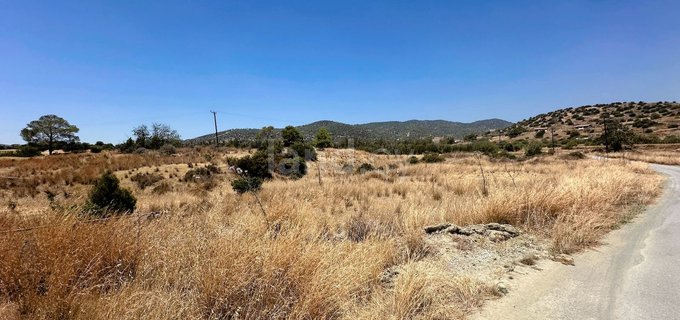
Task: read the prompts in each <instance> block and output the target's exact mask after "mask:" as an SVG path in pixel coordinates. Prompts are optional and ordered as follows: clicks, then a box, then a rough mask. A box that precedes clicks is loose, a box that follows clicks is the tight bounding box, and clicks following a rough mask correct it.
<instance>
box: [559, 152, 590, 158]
mask: <svg viewBox="0 0 680 320" xmlns="http://www.w3.org/2000/svg"><path fill="white" fill-rule="evenodd" d="M563 158H564V159H568V160H581V159H585V158H586V155H585V154H583V153H582V152H579V151H575V152H570V153H569V154H567V155H565V156H563Z"/></svg>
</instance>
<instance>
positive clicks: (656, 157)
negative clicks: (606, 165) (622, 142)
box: [604, 149, 680, 166]
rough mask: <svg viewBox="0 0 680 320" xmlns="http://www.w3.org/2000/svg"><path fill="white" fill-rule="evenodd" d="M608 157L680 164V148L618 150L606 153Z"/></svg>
mask: <svg viewBox="0 0 680 320" xmlns="http://www.w3.org/2000/svg"><path fill="white" fill-rule="evenodd" d="M604 156H606V157H608V158H615V159H626V160H631V161H642V162H648V163H658V164H667V165H676V166H677V165H680V149H677V150H639V151H632V152H625V153H624V152H617V153H609V154H607V155H604Z"/></svg>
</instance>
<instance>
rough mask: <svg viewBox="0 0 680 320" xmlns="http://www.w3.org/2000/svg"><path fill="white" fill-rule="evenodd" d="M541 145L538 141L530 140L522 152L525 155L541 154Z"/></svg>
mask: <svg viewBox="0 0 680 320" xmlns="http://www.w3.org/2000/svg"><path fill="white" fill-rule="evenodd" d="M542 147H543V145H542V144H541V143H539V142H532V143H530V144H529V145H528V146H527V148H526V150H525V151H524V153H525V155H526V156H527V157H533V156H537V155H539V154H541V152H542V151H541V148H542Z"/></svg>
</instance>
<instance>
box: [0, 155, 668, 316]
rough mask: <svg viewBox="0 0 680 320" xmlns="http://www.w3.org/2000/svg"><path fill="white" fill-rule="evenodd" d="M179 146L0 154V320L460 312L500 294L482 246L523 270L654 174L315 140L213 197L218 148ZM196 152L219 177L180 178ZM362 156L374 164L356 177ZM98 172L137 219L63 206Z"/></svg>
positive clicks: (82, 193)
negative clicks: (312, 146)
mask: <svg viewBox="0 0 680 320" xmlns="http://www.w3.org/2000/svg"><path fill="white" fill-rule="evenodd" d="M183 151H184V154H183V155H181V156H174V157H171V156H161V155H155V154H149V155H118V154H107V153H103V154H96V155H91V154H85V155H59V156H53V157H42V158H35V159H29V160H25V159H23V160H19V159H0V176H1V177H3V178H0V205H1V207H0V255H1V256H2V259H0V318H3V317H6V318H12V317H16V318H23V319H48V318H49V319H52V318H62V319H111V318H115V319H139V318H153V319H187V318H189V319H452V318H453V319H455V318H464V317H465V314H466V313H468V312H469V311H470V310H472V309H475V308H477V307H478V306H479V305H480V304H481V303H482V301H483V300H484V299H488V298H492V297H494V296H497V295H499V294H500V293H499V289H498V287H497V286H496V283H495V282H494V281H493V280H494V279H493V277H489V276H482V275H483V274H486V275H488V274H492V275H493V276H496V274H495V273H493V272H492V273H484V272H481V271H479V270H484V268H486V265H489V268H491V266H492V265H493V262H492V261H491V260H493V259H486V260H485V259H484V257H486V256H487V254H489V253H488V252H490V251H493V252H494V254H496V256H497V257H501V258H502V257H503V256H504V255H506V253H507V255H508V256H511V257H509V258H507V259H510V260H512V261H510V262H506V261H503V263H502V264H510V263H517V264H521V263H523V264H525V265H530V264H531V261H532V259H533V257H532V256H525V253H527V252H536V253H538V255H539V256H540V255H543V257H549V256H550V255H555V254H560V253H572V252H575V251H578V250H581V249H583V248H585V247H588V246H592V245H594V244H596V243H597V241H598V239H599V238H600V237H601V236H602V235H603V234H605V233H606V232H608V231H609V230H611V229H612V228H616V227H617V226H618V225H620V224H621V223H623V222H625V221H627V220H629V219H630V218H631V212H632V209H633V208H635V207H637V206H639V205H642V204H647V203H650V202H651V201H652V200H653V199H654V198H655V197H656V196H657V195H658V193H659V190H660V185H661V181H662V178H661V177H660V176H658V175H657V174H655V173H654V172H653V171H652V170H650V169H649V168H647V166H646V165H644V164H642V163H631V162H619V161H598V160H592V159H575V158H574V159H572V158H569V157H565V156H543V157H538V158H534V159H529V160H526V161H507V160H506V161H501V160H490V159H486V158H483V157H482V158H479V159H478V158H476V157H475V156H473V155H450V156H447V159H446V161H445V162H444V163H437V164H424V163H421V164H415V165H412V164H409V163H408V157H406V156H378V155H372V154H367V153H363V152H358V151H350V150H327V151H323V152H320V154H319V162H317V163H310V164H309V166H310V168H309V173H308V174H307V175H306V176H305V177H303V178H302V179H299V180H288V179H284V178H281V177H277V178H275V179H274V180H273V181H270V182H266V183H265V184H264V186H263V189H262V191H261V192H260V193H259V194H258V195H257V196H258V198H256V197H255V195H253V194H245V195H237V194H235V193H234V192H233V191H232V190H231V186H230V180H231V179H233V178H234V176H233V175H232V174H230V173H228V171H227V170H226V169H225V167H226V164H225V161H224V160H225V157H226V156H227V154H226V153H225V152H220V153H211V152H210V151H209V150H207V149H206V150H199V151H195V150H194V151H190V150H183ZM233 155H234V154H230V156H233ZM209 162H213V163H215V164H216V165H218V166H219V167H221V168H222V169H223V170H222V172H223V173H221V174H218V175H216V176H214V177H213V178H211V179H210V181H199V182H185V181H183V179H182V178H183V177H184V174H185V173H186V172H187V170H189V167H190V166H191V167H200V166H204V165H206V164H208V163H209ZM362 163H371V164H372V165H374V166H375V167H376V168H378V170H375V171H371V172H366V173H357V172H356V171H355V170H356V168H358V167H359V165H360V164H362ZM189 164H191V165H189ZM317 165H319V166H320V168H319V167H317ZM105 169H108V170H112V171H114V172H115V174H116V175H117V176H118V177H119V178H120V179H121V181H122V185H123V186H125V187H127V188H130V189H131V190H132V192H133V194H134V195H135V196H136V197H137V198H138V204H137V212H136V213H135V214H133V215H129V216H123V217H120V218H115V219H111V220H106V221H87V219H89V218H87V217H83V216H80V215H79V214H78V213H79V212H80V208H81V206H82V203H84V201H85V198H86V196H87V192H88V190H89V188H90V186H89V184H91V183H92V182H93V180H94V179H96V177H98V175H99V174H101V172H102V171H103V170H105ZM482 171H483V175H482ZM319 172H320V173H321V180H322V183H321V184H320V183H319V176H318V173H319ZM140 173H141V174H149V175H150V174H155V175H156V176H157V177H156V178H155V179H152V180H151V181H150V182H149V183H148V184H149V185H148V186H144V188H142V187H140V184H138V183H136V182H133V181H132V180H131V179H132V177H133V176H135V175H137V174H140ZM483 177H484V178H483ZM155 180H158V181H155ZM484 181H486V189H487V190H486V192H484V186H483V185H484ZM260 201H261V204H262V207H260V205H259V202H260ZM149 212H156V213H157V214H154V215H147V214H146V213H149ZM443 222H448V223H454V224H457V225H461V226H465V225H470V224H478V223H490V222H498V223H507V224H511V225H513V226H515V227H516V228H518V229H519V230H520V231H521V232H522V235H521V236H520V237H518V238H516V239H513V240H510V241H506V242H503V243H491V242H490V241H489V240H488V239H484V238H474V239H467V238H465V237H458V238H457V237H456V236H449V235H427V234H426V233H425V232H424V227H426V226H430V225H434V224H439V223H443ZM31 227H38V228H35V229H31V230H25V228H31ZM520 247H522V249H519V248H520ZM529 247H531V248H530V249H531V250H533V251H527V250H529V249H527V248H529ZM510 252H516V253H515V254H514V255H512V254H511V253H510ZM482 253H483V254H482ZM527 254H528V253H527ZM514 259H516V260H517V261H514ZM469 260H474V261H481V263H477V262H475V263H467V262H466V261H469ZM487 260H488V261H487ZM485 261H486V262H485ZM472 266H474V267H472ZM395 270H396V271H395ZM494 272H495V271H494Z"/></svg>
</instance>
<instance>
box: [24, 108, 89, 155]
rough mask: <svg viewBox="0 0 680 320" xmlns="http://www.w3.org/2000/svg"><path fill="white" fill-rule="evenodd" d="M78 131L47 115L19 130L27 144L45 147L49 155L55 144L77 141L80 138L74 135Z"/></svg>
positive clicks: (74, 127) (70, 125)
mask: <svg viewBox="0 0 680 320" xmlns="http://www.w3.org/2000/svg"><path fill="white" fill-rule="evenodd" d="M78 131H80V129H78V127H76V126H74V125H72V124H70V123H68V121H66V120H64V119H63V118H61V117H58V116H56V115H53V114H48V115H44V116H42V117H40V118H39V119H38V120H34V121H31V122H30V123H29V124H28V125H26V128H24V129H23V130H21V137H22V138H23V139H24V140H25V141H26V142H28V143H34V144H37V145H43V146H47V150H48V151H49V154H52V151H54V145H55V144H56V143H57V142H76V141H79V140H80V138H78V136H76V135H75V134H76V133H77V132H78Z"/></svg>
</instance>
